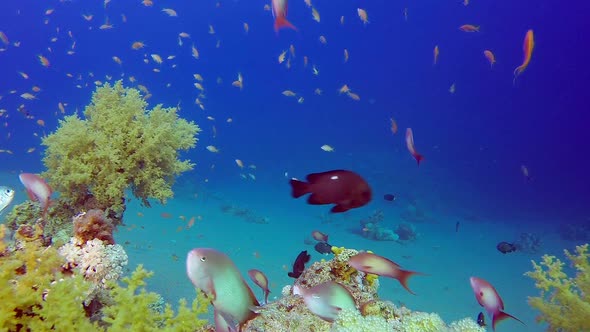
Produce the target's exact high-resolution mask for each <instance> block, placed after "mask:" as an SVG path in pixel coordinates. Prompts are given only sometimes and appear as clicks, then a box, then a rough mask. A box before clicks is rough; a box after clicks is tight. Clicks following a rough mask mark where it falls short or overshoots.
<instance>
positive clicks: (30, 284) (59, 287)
mask: <svg viewBox="0 0 590 332" xmlns="http://www.w3.org/2000/svg"><path fill="white" fill-rule="evenodd" d="M0 235H2V236H1V237H0V249H3V250H2V252H1V255H0V283H1V284H2V287H0V298H1V299H2V305H1V306H0V330H1V331H18V330H20V329H21V328H22V327H23V326H25V327H28V328H30V329H31V330H33V331H49V330H52V329H55V330H58V331H66V330H76V331H94V330H95V327H94V325H93V324H92V323H91V322H90V320H88V319H87V318H86V313H85V311H84V307H83V306H82V302H83V300H84V298H85V297H86V293H87V292H88V290H89V289H90V284H89V283H88V282H87V281H85V280H84V278H83V277H82V276H81V275H74V276H67V275H65V274H64V273H62V271H61V269H60V267H61V265H62V264H63V263H64V260H63V258H61V256H59V255H58V253H57V250H56V249H55V248H53V247H48V248H46V247H43V246H42V245H41V242H40V241H38V240H37V241H23V242H21V243H20V245H19V249H18V250H14V251H8V250H7V245H6V243H5V242H4V241H3V239H4V236H3V235H4V225H0Z"/></svg>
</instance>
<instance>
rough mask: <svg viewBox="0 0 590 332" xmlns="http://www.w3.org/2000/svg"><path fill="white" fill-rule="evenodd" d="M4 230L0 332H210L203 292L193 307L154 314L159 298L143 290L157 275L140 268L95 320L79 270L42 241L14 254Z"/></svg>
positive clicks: (116, 288) (113, 288) (113, 289)
mask: <svg viewBox="0 0 590 332" xmlns="http://www.w3.org/2000/svg"><path fill="white" fill-rule="evenodd" d="M5 230H6V227H5V226H4V225H0V283H1V284H2V285H3V286H2V287H0V298H1V299H2V305H1V306H0V331H22V330H23V328H24V327H26V328H27V329H28V330H29V331H50V330H54V331H88V332H94V331H129V330H133V331H180V332H182V331H208V326H207V320H205V319H199V318H198V316H199V315H204V314H206V313H207V309H208V305H209V301H208V300H207V299H206V298H205V296H204V295H202V294H198V295H197V297H196V299H195V300H194V301H193V303H192V305H191V306H190V307H189V306H187V303H186V301H185V300H181V301H180V302H179V307H178V310H177V313H175V312H174V311H173V310H172V307H171V306H170V304H165V307H164V310H162V311H161V312H158V311H155V310H153V309H152V305H153V303H154V302H156V301H157V299H158V298H159V296H158V295H157V294H156V293H153V292H147V291H146V290H145V286H146V283H145V279H146V278H148V277H150V276H151V275H152V274H153V273H152V272H148V271H146V270H145V269H143V267H142V266H139V267H138V268H137V270H136V271H135V272H133V274H132V275H131V276H130V277H128V278H124V279H123V282H124V283H125V284H126V287H122V286H120V285H118V283H116V282H114V281H113V282H111V284H110V289H109V293H108V295H109V296H110V297H111V301H110V303H108V304H107V305H106V306H105V307H104V308H103V309H102V311H101V312H99V314H98V315H96V316H97V317H100V316H102V318H101V320H100V321H96V322H92V321H91V319H90V318H89V317H87V313H86V311H85V308H84V306H83V302H84V299H85V298H86V297H87V295H88V292H89V291H90V289H91V283H90V282H89V281H87V280H85V279H84V277H83V276H82V275H81V274H79V273H78V272H75V271H74V272H73V273H72V272H71V271H64V270H63V269H62V266H63V264H64V262H65V260H64V258H63V257H61V256H60V255H59V254H58V252H57V249H56V248H55V247H44V246H43V245H42V244H41V241H39V240H29V241H20V242H19V243H18V244H17V246H18V250H11V249H10V247H11V246H10V245H8V243H6V242H5V241H4V240H3V239H4V236H5ZM38 232H40V230H39V229H37V232H36V234H37V233H38ZM32 238H36V236H32ZM131 328H132V329H131Z"/></svg>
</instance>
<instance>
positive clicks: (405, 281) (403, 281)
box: [395, 265, 424, 295]
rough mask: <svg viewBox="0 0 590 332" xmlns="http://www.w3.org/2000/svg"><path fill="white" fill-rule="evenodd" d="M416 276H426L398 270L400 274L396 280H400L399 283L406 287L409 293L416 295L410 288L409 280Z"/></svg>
mask: <svg viewBox="0 0 590 332" xmlns="http://www.w3.org/2000/svg"><path fill="white" fill-rule="evenodd" d="M398 266H399V265H398ZM416 274H421V275H424V273H420V272H415V271H406V270H401V269H400V270H398V274H397V275H396V277H395V278H396V279H397V280H399V283H400V284H401V285H402V287H404V288H405V289H406V290H407V291H408V292H410V294H412V295H416V293H414V292H413V291H412V290H411V289H410V287H408V279H410V277H411V276H413V275H416Z"/></svg>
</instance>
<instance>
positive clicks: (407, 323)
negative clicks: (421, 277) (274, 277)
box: [242, 247, 485, 332]
mask: <svg viewBox="0 0 590 332" xmlns="http://www.w3.org/2000/svg"><path fill="white" fill-rule="evenodd" d="M333 252H334V255H335V256H334V258H333V259H331V260H329V261H325V260H322V261H320V262H315V263H313V264H312V265H311V266H310V267H309V268H307V269H306V270H305V271H304V272H303V274H302V275H301V276H300V277H299V278H298V279H297V280H296V281H295V284H294V285H293V286H291V285H287V286H285V287H283V290H282V297H281V298H280V299H278V300H277V301H275V302H271V303H269V304H267V305H265V306H263V307H260V308H258V311H257V312H258V316H256V317H255V318H254V319H252V320H250V321H248V322H246V324H245V326H243V327H242V331H249V332H262V331H276V332H288V331H289V332H290V331H315V332H329V331H331V332H344V331H346V332H365V331H367V332H369V331H371V332H372V331H399V332H428V331H436V332H439V331H441V332H442V331H449V332H485V329H484V328H482V327H480V326H478V325H477V323H476V322H474V321H473V320H472V319H468V318H466V319H464V320H461V321H458V322H454V323H451V324H450V325H448V326H447V325H446V324H445V323H444V322H443V321H442V319H441V318H440V317H439V316H438V315H437V314H427V313H421V312H412V311H410V310H408V309H407V308H405V307H396V306H395V305H394V304H393V303H391V302H389V301H383V300H380V299H379V298H378V296H377V288H378V285H379V284H378V281H377V278H376V276H374V275H366V274H364V273H362V272H359V271H356V270H355V269H354V268H351V267H350V266H348V264H347V262H348V259H349V258H350V257H351V256H354V255H356V254H357V253H358V251H356V250H354V249H347V248H342V247H333ZM330 280H331V281H335V282H338V283H340V284H342V285H343V286H344V287H346V288H347V290H349V291H350V293H351V295H352V296H353V298H354V301H355V304H356V306H357V308H358V309H359V310H342V311H341V312H340V314H339V315H338V316H337V317H336V320H335V321H334V322H333V323H329V322H327V321H326V320H324V319H321V318H320V317H318V316H316V315H314V314H313V313H311V311H310V310H309V309H308V308H307V306H306V304H305V303H304V300H303V299H302V298H301V297H300V296H297V295H293V291H292V290H293V288H294V287H295V286H297V287H302V288H307V289H308V288H311V287H313V286H316V285H319V284H321V283H324V282H326V281H330Z"/></svg>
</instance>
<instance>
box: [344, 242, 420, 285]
mask: <svg viewBox="0 0 590 332" xmlns="http://www.w3.org/2000/svg"><path fill="white" fill-rule="evenodd" d="M348 265H350V266H352V267H353V268H355V269H357V270H359V271H362V272H365V273H371V274H376V275H379V276H382V277H389V278H394V279H397V280H398V281H399V283H400V284H401V285H402V286H403V287H404V288H405V289H406V290H407V291H408V292H410V293H412V294H414V292H412V290H410V288H409V287H408V279H409V278H410V277H411V276H413V275H417V274H421V275H423V273H420V272H415V271H406V270H402V268H401V266H400V265H399V264H397V263H395V262H392V261H390V260H389V259H387V258H385V257H382V256H379V255H375V254H373V253H369V252H361V253H358V254H356V255H354V256H352V257H350V258H349V260H348Z"/></svg>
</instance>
